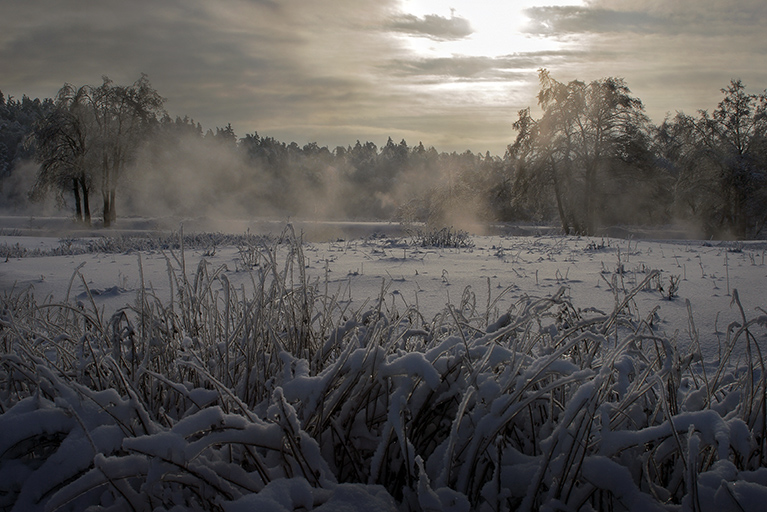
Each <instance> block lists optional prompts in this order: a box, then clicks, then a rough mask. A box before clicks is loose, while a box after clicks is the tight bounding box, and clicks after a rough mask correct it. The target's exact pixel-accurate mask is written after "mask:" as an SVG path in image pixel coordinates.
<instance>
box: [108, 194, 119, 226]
mask: <svg viewBox="0 0 767 512" xmlns="http://www.w3.org/2000/svg"><path fill="white" fill-rule="evenodd" d="M109 204H110V205H111V208H110V210H109V215H110V218H109V223H110V224H114V223H115V221H116V220H117V210H116V209H115V206H116V205H115V189H114V188H113V189H111V190H110V191H109Z"/></svg>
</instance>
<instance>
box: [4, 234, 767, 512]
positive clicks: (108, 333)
mask: <svg viewBox="0 0 767 512" xmlns="http://www.w3.org/2000/svg"><path fill="white" fill-rule="evenodd" d="M174 247H176V246H171V247H168V248H167V249H166V260H167V269H168V270H167V278H168V286H169V287H170V289H171V293H170V297H171V298H170V299H169V300H163V299H161V298H160V297H159V296H158V295H156V294H155V293H154V292H153V288H152V287H150V286H148V285H145V286H141V287H139V291H138V293H137V297H136V300H135V303H134V304H133V306H132V307H130V308H127V309H123V310H119V311H117V312H116V313H114V314H110V315H105V314H104V313H103V311H104V310H103V309H99V307H98V306H97V305H96V302H95V301H94V300H92V298H90V297H88V296H87V294H86V296H85V299H83V298H82V296H81V295H79V297H81V298H80V299H79V300H77V299H72V300H69V294H68V295H67V297H66V298H65V300H62V301H61V302H57V303H51V302H49V301H42V302H41V301H39V300H38V299H37V298H35V297H34V295H33V294H32V292H31V291H30V290H27V291H23V292H20V293H19V292H16V293H13V294H9V295H6V296H5V297H3V299H2V312H1V314H0V432H2V435H0V482H2V484H1V485H0V509H3V510H14V509H15V510H35V509H41V510H42V509H45V510H83V509H85V508H86V507H88V506H91V507H94V508H93V510H171V509H173V508H174V507H175V508H176V509H177V510H179V509H198V510H339V509H341V508H342V506H343V505H344V504H345V505H347V506H349V507H350V508H351V509H356V510H366V511H374V510H397V509H400V510H541V509H545V510H653V509H656V510H677V509H679V508H680V507H681V508H683V509H685V510H728V509H733V510H739V509H743V510H756V509H759V508H760V507H761V506H762V505H763V503H764V502H765V500H767V467H765V466H766V464H767V460H765V457H767V446H766V443H767V432H766V431H765V428H766V426H767V421H766V418H767V407H766V406H767V404H766V403H765V402H766V401H767V382H766V381H765V375H767V373H765V368H764V360H763V357H762V353H761V351H760V347H759V345H758V343H757V336H762V335H763V334H764V331H765V327H767V316H755V317H749V316H748V315H747V313H746V311H745V310H744V308H742V307H741V306H740V303H739V301H738V296H737V292H736V291H734V292H733V301H734V304H735V305H736V307H738V308H739V311H740V314H741V321H740V322H738V323H737V324H733V325H731V326H730V327H729V328H728V329H727V333H726V336H725V338H726V339H724V341H723V348H722V353H723V355H724V357H722V359H721V361H720V362H719V366H717V367H709V366H703V365H702V364H701V355H700V347H699V345H698V344H696V343H695V332H696V331H695V326H694V322H693V321H692V315H691V316H690V333H691V334H692V338H693V342H691V343H687V344H685V345H684V347H686V348H682V347H681V346H680V345H678V344H677V343H676V340H675V339H673V338H669V337H668V336H666V335H665V334H663V333H661V332H658V331H656V328H655V322H654V316H653V315H654V312H648V313H641V312H640V311H639V308H638V307H637V305H636V302H635V298H636V297H637V295H638V294H639V293H642V292H643V290H647V289H648V288H652V287H653V286H656V283H658V282H659V275H658V272H657V271H649V272H647V273H646V274H644V275H643V279H642V280H641V282H637V283H636V286H634V287H629V288H626V287H625V286H623V287H622V286H614V287H612V289H613V293H614V297H615V301H614V302H615V307H614V309H613V310H612V311H609V312H607V313H603V312H601V311H598V310H596V309H593V308H590V307H588V306H589V305H588V304H573V303H572V302H571V300H570V299H569V298H568V295H567V294H566V293H565V289H564V288H563V289H562V290H561V291H560V292H559V293H555V294H553V295H551V296H550V297H546V298H534V297H529V296H526V297H523V298H521V299H519V300H518V301H517V302H515V303H514V304H513V305H512V306H511V307H510V308H508V311H504V312H501V314H500V315H496V314H495V313H494V312H495V311H496V310H497V304H498V299H499V295H500V294H503V293H504V291H503V290H500V291H498V293H497V294H496V296H495V297H493V296H491V295H490V290H488V297H487V301H486V302H485V301H484V300H478V298H477V296H476V295H474V294H473V293H472V292H471V290H470V289H467V290H466V291H465V292H464V293H463V295H462V297H461V300H460V301H459V302H458V303H456V304H452V305H449V306H448V307H447V308H446V309H445V310H444V311H443V312H442V313H440V314H439V315H437V316H436V317H434V318H433V319H431V320H426V319H425V318H424V317H423V316H422V314H421V313H420V312H419V311H418V309H417V308H415V307H409V308H407V309H405V310H398V309H397V307H396V302H395V300H394V295H392V294H390V293H388V288H387V284H386V283H383V284H382V288H381V292H380V294H379V295H378V297H377V298H373V299H371V300H370V301H368V302H366V303H364V304H363V305H361V306H357V307H355V308H354V309H351V306H350V303H349V302H348V301H344V300H342V293H341V292H338V293H333V292H332V291H331V290H332V287H329V286H328V284H327V283H328V282H327V278H326V280H323V279H322V278H311V277H309V276H308V275H307V273H306V266H307V265H306V263H305V258H304V254H303V244H302V243H301V241H300V240H299V239H297V238H296V237H295V236H288V237H285V238H282V239H281V240H278V241H268V240H266V239H260V240H250V241H248V243H247V244H245V243H244V244H243V245H242V246H241V249H240V250H241V254H242V258H243V263H244V264H245V263H247V266H248V267H249V268H250V269H251V270H250V273H249V275H250V286H248V287H246V286H241V287H237V286H235V285H233V284H231V283H230V281H229V278H228V277H227V275H228V274H227V273H226V272H224V271H223V269H222V268H221V267H214V266H212V265H211V264H209V263H207V262H206V260H205V259H203V260H202V262H201V263H200V264H199V265H197V266H196V267H194V268H187V261H186V259H185V254H184V251H183V250H182V247H181V244H179V246H178V248H177V249H176V248H174ZM246 259H247V261H246ZM139 261H140V260H139ZM72 281H73V283H72V284H71V285H70V288H73V287H74V285H75V284H76V283H77V282H78V281H81V282H82V285H84V286H85V287H86V288H87V283H86V280H85V278H83V277H82V276H81V275H80V271H79V270H78V271H77V272H76V273H75V274H74V275H73V277H72ZM77 284H79V283H77ZM689 307H691V306H690V305H689V304H688V308H689ZM736 350H737V351H738V352H745V353H746V354H747V360H746V362H745V364H741V363H740V362H739V363H738V364H739V366H737V367H736V365H735V363H734V362H731V361H730V359H729V358H728V355H729V354H731V353H733V352H734V351H736ZM738 361H741V360H740V359H738Z"/></svg>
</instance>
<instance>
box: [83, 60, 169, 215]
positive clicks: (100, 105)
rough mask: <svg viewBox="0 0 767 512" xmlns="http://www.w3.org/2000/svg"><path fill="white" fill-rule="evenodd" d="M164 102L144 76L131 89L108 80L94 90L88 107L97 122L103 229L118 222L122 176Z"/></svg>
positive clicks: (96, 141) (154, 122)
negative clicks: (118, 195) (117, 205)
mask: <svg viewBox="0 0 767 512" xmlns="http://www.w3.org/2000/svg"><path fill="white" fill-rule="evenodd" d="M164 101H165V100H164V99H163V98H162V97H161V96H160V95H159V94H158V93H157V91H155V90H154V89H153V88H152V87H151V85H150V83H149V79H148V78H147V76H146V75H145V74H142V75H141V78H139V79H138V80H137V81H136V82H134V83H133V85H131V86H127V87H126V86H118V85H114V84H113V83H112V81H111V80H110V79H109V78H108V77H106V76H105V77H104V78H103V83H102V85H101V86H99V87H97V88H94V89H91V94H90V98H89V105H90V108H91V110H92V113H93V119H94V130H95V134H94V135H95V136H94V145H95V148H94V150H95V151H96V153H97V154H98V171H97V172H98V175H99V178H100V182H101V183H100V185H101V197H102V200H103V217H104V226H105V227H108V226H110V225H111V224H112V223H113V222H114V221H115V219H116V218H117V213H116V208H115V196H116V190H117V185H118V182H119V179H120V176H121V175H122V174H123V173H124V171H125V169H126V168H127V167H128V165H129V164H130V163H131V162H132V160H133V159H134V158H135V155H136V152H137V150H138V147H139V144H140V143H141V142H142V141H143V140H145V138H146V137H147V136H148V134H149V131H150V130H151V129H152V128H153V127H154V125H156V124H157V122H158V121H157V118H158V116H160V115H161V114H162V113H163V103H164Z"/></svg>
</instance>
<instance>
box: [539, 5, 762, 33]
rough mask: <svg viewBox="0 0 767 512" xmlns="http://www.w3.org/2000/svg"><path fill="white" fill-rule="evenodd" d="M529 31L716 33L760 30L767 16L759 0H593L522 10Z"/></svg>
mask: <svg viewBox="0 0 767 512" xmlns="http://www.w3.org/2000/svg"><path fill="white" fill-rule="evenodd" d="M525 14H526V15H527V16H528V18H529V20H530V22H529V23H528V25H527V27H526V28H525V30H526V31H527V32H528V33H531V34H537V35H547V36H563V35H567V34H588V33H592V34H599V33H639V34H667V35H672V34H674V35H676V34H680V33H685V34H699V35H709V36H712V37H714V36H717V35H721V34H735V33H737V32H738V31H739V30H747V31H752V30H758V31H760V32H761V31H762V30H763V27H764V22H765V21H767V4H765V3H764V2H763V1H762V0H745V1H743V2H738V7H737V9H733V5H732V2H728V1H724V0H679V1H675V2H668V1H659V0H637V1H634V2H631V3H630V4H627V3H625V2H620V1H617V0H592V1H591V2H587V4H586V5H583V6H556V5H552V6H543V7H530V8H528V9H526V10H525Z"/></svg>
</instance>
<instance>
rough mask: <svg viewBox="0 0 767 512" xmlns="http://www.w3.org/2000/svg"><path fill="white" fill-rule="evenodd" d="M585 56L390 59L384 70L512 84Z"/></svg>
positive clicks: (570, 53) (547, 53) (528, 54)
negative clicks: (533, 72)
mask: <svg viewBox="0 0 767 512" xmlns="http://www.w3.org/2000/svg"><path fill="white" fill-rule="evenodd" d="M584 57H585V54H584V53H582V52H578V51H573V50H562V51H541V52H525V53H517V54H511V55H504V56H499V57H484V56H467V55H453V56H451V57H432V58H410V59H393V60H391V61H390V62H388V63H387V64H386V69H387V70H388V71H390V72H392V73H394V74H395V75H396V76H400V77H403V78H416V77H431V78H434V79H435V80H437V81H438V80H442V79H457V80H475V81H488V80H497V81H513V80H524V79H527V78H529V77H530V72H531V71H536V70H537V69H539V68H541V67H547V66H550V65H556V64H557V63H559V62H562V61H565V60H566V61H568V62H571V63H573V62H576V61H579V60H581V59H583V58H584Z"/></svg>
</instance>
